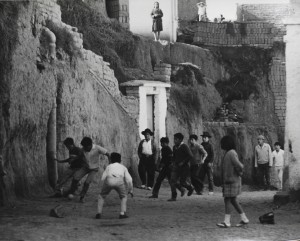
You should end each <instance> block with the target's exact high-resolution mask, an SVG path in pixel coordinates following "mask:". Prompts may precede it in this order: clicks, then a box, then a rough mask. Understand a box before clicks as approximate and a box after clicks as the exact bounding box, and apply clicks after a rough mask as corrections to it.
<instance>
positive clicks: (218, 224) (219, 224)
mask: <svg viewBox="0 0 300 241" xmlns="http://www.w3.org/2000/svg"><path fill="white" fill-rule="evenodd" d="M217 226H218V227H219V228H230V227H231V225H230V224H226V223H225V222H222V223H217Z"/></svg>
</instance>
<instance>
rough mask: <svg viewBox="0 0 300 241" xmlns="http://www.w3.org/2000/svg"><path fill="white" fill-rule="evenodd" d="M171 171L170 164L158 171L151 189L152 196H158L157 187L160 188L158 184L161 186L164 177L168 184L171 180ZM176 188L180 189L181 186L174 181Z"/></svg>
mask: <svg viewBox="0 0 300 241" xmlns="http://www.w3.org/2000/svg"><path fill="white" fill-rule="evenodd" d="M171 172H172V168H171V167H170V166H164V167H163V168H162V169H161V171H160V172H159V175H158V177H157V178H156V181H155V184H154V188H153V190H152V194H153V195H154V196H158V193H159V189H160V186H161V183H162V182H163V180H164V179H165V178H167V179H168V181H169V184H170V181H171ZM176 188H177V189H178V190H179V191H182V187H181V186H180V185H179V184H178V183H176Z"/></svg>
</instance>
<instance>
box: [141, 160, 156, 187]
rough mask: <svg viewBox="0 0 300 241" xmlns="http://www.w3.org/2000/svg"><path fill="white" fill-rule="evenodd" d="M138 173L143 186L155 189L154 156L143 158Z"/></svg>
mask: <svg viewBox="0 0 300 241" xmlns="http://www.w3.org/2000/svg"><path fill="white" fill-rule="evenodd" d="M138 171H139V176H140V179H141V182H142V185H146V186H147V187H153V184H154V178H155V160H154V157H153V156H152V155H151V156H146V155H142V156H141V159H140V163H139V166H138Z"/></svg>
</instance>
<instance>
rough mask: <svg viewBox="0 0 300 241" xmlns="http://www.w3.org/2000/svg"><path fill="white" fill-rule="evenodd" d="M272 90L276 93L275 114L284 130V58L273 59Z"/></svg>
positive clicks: (271, 69) (271, 66)
mask: <svg viewBox="0 0 300 241" xmlns="http://www.w3.org/2000/svg"><path fill="white" fill-rule="evenodd" d="M269 80H270V86H271V90H272V92H273V93H274V100H275V114H276V115H277V117H278V119H279V123H280V127H281V128H282V130H284V126H285V116H286V66H285V59H284V56H277V57H273V58H272V62H271V63H270V74H269Z"/></svg>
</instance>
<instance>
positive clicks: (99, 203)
mask: <svg viewBox="0 0 300 241" xmlns="http://www.w3.org/2000/svg"><path fill="white" fill-rule="evenodd" d="M103 205H104V198H103V197H102V196H101V194H99V195H98V212H97V214H96V218H97V219H100V218H101V214H102V209H103Z"/></svg>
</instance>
